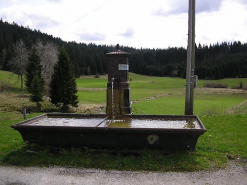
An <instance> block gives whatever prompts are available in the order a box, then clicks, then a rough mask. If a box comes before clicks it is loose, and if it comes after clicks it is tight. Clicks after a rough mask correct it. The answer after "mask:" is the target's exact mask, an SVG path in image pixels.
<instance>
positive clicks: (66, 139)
mask: <svg viewBox="0 0 247 185" xmlns="http://www.w3.org/2000/svg"><path fill="white" fill-rule="evenodd" d="M11 127H12V128H14V129H16V130H18V131H19V132H20V134H21V135H22V138H23V140H24V141H25V142H26V143H27V144H32V143H34V144H40V145H52V146H76V147H89V148H97V149H145V148H147V149H160V150H190V149H194V148H195V146H196V142H197V139H198V137H199V136H200V135H202V134H203V133H204V132H206V129H205V127H204V126H203V124H202V122H201V121H200V119H199V118H198V117H197V116H168V115H125V116H121V117H118V118H117V119H115V120H111V119H110V118H108V117H107V115H106V114H97V115H84V114H62V113H61V114H59V113H58V114H44V115H42V116H38V117H35V118H32V119H29V120H26V121H23V122H20V123H17V124H14V125H12V126H11Z"/></svg>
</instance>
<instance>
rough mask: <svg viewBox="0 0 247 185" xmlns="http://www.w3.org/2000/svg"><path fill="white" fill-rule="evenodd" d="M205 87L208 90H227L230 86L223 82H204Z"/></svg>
mask: <svg viewBox="0 0 247 185" xmlns="http://www.w3.org/2000/svg"><path fill="white" fill-rule="evenodd" d="M204 87H208V88H227V87H228V85H227V84H226V83H221V82H204Z"/></svg>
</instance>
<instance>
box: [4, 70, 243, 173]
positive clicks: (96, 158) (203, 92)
mask: <svg viewBox="0 0 247 185" xmlns="http://www.w3.org/2000/svg"><path fill="white" fill-rule="evenodd" d="M129 79H130V88H131V101H132V111H133V114H156V115H158V114H167V115H183V114H184V107H185V79H181V78H169V77H150V76H142V75H138V74H133V73H130V74H129ZM204 82H205V80H199V82H198V87H197V88H195V91H194V114H195V115H198V116H199V118H200V119H201V121H202V122H203V124H204V126H205V127H206V128H207V132H206V133H205V134H204V135H202V136H200V138H199V139H198V142H197V146H196V149H195V151H183V152H181V151H180V152H172V153H169V154H166V155H164V154H162V153H161V152H159V151H148V150H143V151H141V152H140V153H138V154H127V155H126V154H125V155H123V154H122V153H120V152H115V153H111V152H109V151H107V150H105V151H101V152H99V151H95V150H93V149H89V148H86V147H85V148H62V149H61V148H60V149H54V148H51V147H48V146H46V147H44V148H38V149H37V148H36V146H30V145H27V144H25V143H24V142H23V140H22V138H21V135H20V134H19V132H17V131H15V130H13V129H12V128H10V126H11V125H12V124H14V123H17V122H19V121H22V120H23V116H22V114H21V110H22V108H24V107H25V108H27V110H28V113H29V114H28V118H31V117H34V116H37V115H40V114H42V113H38V112H35V108H34V105H35V104H33V103H30V102H29V100H28V97H29V95H28V94H27V92H26V91H25V90H24V92H20V80H19V79H18V77H17V76H16V75H13V74H12V73H9V72H4V71H0V141H1V142H0V164H2V165H20V166H50V165H58V166H74V167H77V166H78V167H85V168H100V169H117V170H147V171H149V170H150V171H182V170H186V171H194V170H201V169H207V168H221V167H225V166H226V165H227V162H228V161H229V160H239V161H246V160H247V140H246V132H247V124H246V123H247V101H246V99H247V91H244V90H241V89H232V88H233V87H236V86H238V85H239V84H240V82H242V84H243V86H244V85H247V79H241V78H235V79H223V80H217V81H216V82H217V83H218V82H219V83H226V84H227V85H228V88H205V87H203V86H204ZM207 82H208V81H207ZM214 82H215V81H214ZM106 83H107V75H104V76H100V78H94V77H93V76H90V77H81V78H79V79H77V86H78V96H79V107H78V108H76V109H74V111H75V112H77V113H104V111H105V106H106ZM42 106H43V110H44V112H46V110H50V107H51V105H50V104H49V102H48V101H45V102H44V103H43V104H42ZM100 107H101V108H102V107H103V110H101V109H99V108H100ZM54 110H55V109H54Z"/></svg>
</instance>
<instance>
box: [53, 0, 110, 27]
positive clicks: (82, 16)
mask: <svg viewBox="0 0 247 185" xmlns="http://www.w3.org/2000/svg"><path fill="white" fill-rule="evenodd" d="M111 1H113V0H110V1H108V2H106V3H105V4H103V5H101V6H99V7H97V8H96V9H94V10H92V11H91V12H89V13H87V14H85V15H83V16H82V17H80V18H78V19H76V20H75V21H73V22H71V23H70V24H68V25H66V26H64V27H63V28H61V29H60V30H58V31H62V30H64V29H65V28H68V27H69V26H71V25H72V24H74V23H76V22H77V21H79V20H81V19H83V18H85V17H87V16H89V15H90V14H92V13H93V12H96V11H97V10H99V9H100V8H102V7H104V6H105V5H107V4H108V3H110V2H111Z"/></svg>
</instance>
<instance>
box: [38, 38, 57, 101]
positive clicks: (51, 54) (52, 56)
mask: <svg viewBox="0 0 247 185" xmlns="http://www.w3.org/2000/svg"><path fill="white" fill-rule="evenodd" d="M36 48H37V51H38V53H39V56H40V59H41V65H42V66H43V70H42V75H43V77H44V80H45V94H46V95H47V96H48V95H49V90H50V81H51V76H52V73H53V67H54V64H55V63H56V62H57V55H58V47H57V45H55V44H54V43H52V42H48V43H47V44H45V45H44V44H43V43H42V42H41V41H39V42H38V43H37V44H36Z"/></svg>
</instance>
